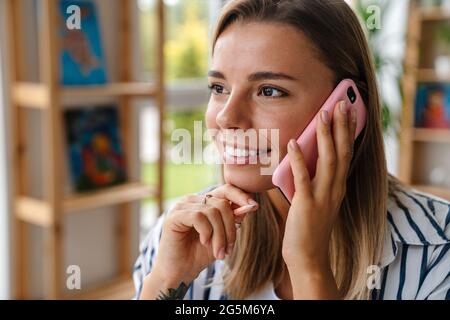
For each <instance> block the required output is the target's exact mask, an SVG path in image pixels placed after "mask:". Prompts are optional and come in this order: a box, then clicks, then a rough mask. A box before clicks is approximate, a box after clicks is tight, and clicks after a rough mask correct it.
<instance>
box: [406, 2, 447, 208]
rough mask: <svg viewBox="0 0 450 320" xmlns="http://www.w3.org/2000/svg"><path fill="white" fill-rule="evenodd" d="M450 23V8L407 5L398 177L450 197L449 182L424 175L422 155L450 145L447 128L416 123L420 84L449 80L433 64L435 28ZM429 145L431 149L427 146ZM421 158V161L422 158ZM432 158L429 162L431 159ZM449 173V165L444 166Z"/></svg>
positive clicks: (435, 158) (427, 172)
mask: <svg viewBox="0 0 450 320" xmlns="http://www.w3.org/2000/svg"><path fill="white" fill-rule="evenodd" d="M442 22H445V23H447V22H448V23H450V12H449V11H448V10H444V9H443V8H440V7H422V6H420V3H419V2H418V1H411V3H410V8H409V21H408V34H407V46H406V54H405V73H404V78H403V90H404V108H403V114H402V120H401V123H402V124H401V135H400V157H399V177H400V179H401V180H403V181H404V182H406V183H408V184H410V185H412V186H413V187H414V188H416V189H418V190H422V191H424V192H429V193H432V194H435V195H437V196H439V197H442V198H444V199H448V200H450V185H443V184H439V185H435V184H433V183H432V182H431V181H429V180H428V181H427V179H424V177H426V176H430V173H431V172H430V168H423V165H422V164H423V163H425V162H426V161H425V162H424V160H423V159H433V161H434V162H436V161H440V162H441V163H445V162H448V160H447V161H446V160H445V159H441V160H442V161H441V160H440V159H439V157H440V156H439V155H437V154H436V153H432V152H430V153H428V151H430V150H432V149H434V150H433V152H435V151H436V150H437V149H440V150H437V151H442V150H444V149H450V129H445V128H443V129H439V128H436V129H435V128H422V127H418V126H416V123H415V108H416V95H417V92H418V86H419V84H450V74H444V75H442V74H439V75H438V74H437V73H436V71H435V68H434V67H433V59H434V56H433V54H434V53H435V52H434V51H433V46H434V45H435V44H434V41H436V38H435V35H434V32H435V31H434V30H435V28H436V26H437V24H439V23H442ZM430 148H431V149H430ZM421 161H422V162H421ZM433 161H432V162H433ZM424 171H425V172H424ZM446 172H447V175H448V176H450V168H449V167H448V166H447V168H446Z"/></svg>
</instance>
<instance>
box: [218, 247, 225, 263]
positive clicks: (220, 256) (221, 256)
mask: <svg viewBox="0 0 450 320" xmlns="http://www.w3.org/2000/svg"><path fill="white" fill-rule="evenodd" d="M224 258H225V247H222V248H220V250H219V252H217V259H219V260H223V259H224Z"/></svg>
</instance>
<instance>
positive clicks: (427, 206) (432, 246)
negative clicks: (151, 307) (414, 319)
mask: <svg viewBox="0 0 450 320" xmlns="http://www.w3.org/2000/svg"><path fill="white" fill-rule="evenodd" d="M213 188H214V187H212V188H208V189H207V190H205V191H203V192H200V194H203V193H206V192H208V191H210V190H212V189H213ZM396 195H397V197H396V198H391V197H389V199H388V203H387V208H388V210H387V219H388V232H386V237H385V241H384V247H383V255H382V258H381V260H380V263H379V266H378V267H379V273H378V274H379V277H378V279H379V281H378V285H376V286H375V288H374V289H373V290H372V291H371V298H372V299H373V300H395V299H397V300H412V299H419V300H424V299H425V300H426V299H433V300H444V299H445V300H450V250H449V249H450V240H449V239H450V202H448V201H446V200H444V199H441V198H439V197H436V196H434V195H431V194H428V193H424V192H421V191H418V190H416V189H412V188H410V189H402V190H400V191H397V192H396ZM167 212H168V211H165V212H164V213H163V214H162V215H161V216H160V217H159V218H158V219H157V221H156V223H155V225H154V226H153V228H152V229H151V230H150V232H149V233H148V235H147V237H146V239H145V240H144V241H143V242H142V244H141V246H140V255H139V257H138V258H137V260H136V263H135V265H134V271H133V281H134V285H135V288H136V294H135V296H134V299H137V298H138V297H139V296H140V293H141V290H142V283H143V278H144V277H145V275H147V274H148V273H150V271H151V269H152V263H153V260H154V258H155V256H156V255H157V253H158V243H159V240H160V238H161V232H162V225H163V223H164V219H165V217H166V216H167ZM223 266H224V261H222V260H216V261H215V262H213V263H212V264H211V265H210V266H208V267H207V268H205V269H204V270H203V271H202V272H201V273H200V274H199V276H198V277H197V278H196V279H195V280H194V281H193V282H192V283H191V285H190V287H189V290H188V291H187V293H186V296H185V297H184V300H226V299H227V296H226V294H224V292H223V286H222V284H221V280H222V270H223ZM208 279H213V285H212V286H211V287H205V284H206V283H208V281H207V280H208ZM375 283H377V282H375ZM247 299H249V300H277V299H279V297H278V296H277V294H276V293H275V289H274V286H273V284H272V283H270V284H268V285H266V286H265V288H264V289H262V290H260V291H259V292H254V293H253V294H252V295H251V296H249V297H248V298H247Z"/></svg>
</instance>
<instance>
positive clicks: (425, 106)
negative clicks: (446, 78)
mask: <svg viewBox="0 0 450 320" xmlns="http://www.w3.org/2000/svg"><path fill="white" fill-rule="evenodd" d="M415 122H416V127H422V128H431V129H448V128H450V85H441V84H421V85H419V86H418V88H417V97H416V114H415Z"/></svg>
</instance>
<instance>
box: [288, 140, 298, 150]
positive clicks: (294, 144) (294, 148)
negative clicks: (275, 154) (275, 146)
mask: <svg viewBox="0 0 450 320" xmlns="http://www.w3.org/2000/svg"><path fill="white" fill-rule="evenodd" d="M289 147H291V149H292V150H297V149H298V144H297V141H295V140H294V139H291V141H289Z"/></svg>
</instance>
